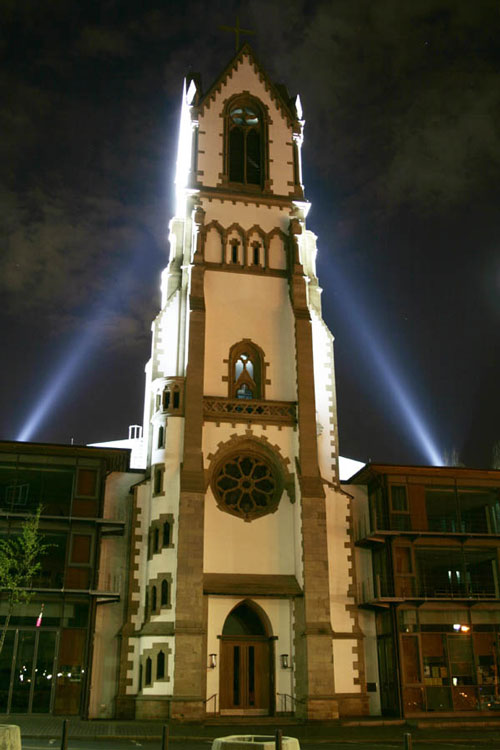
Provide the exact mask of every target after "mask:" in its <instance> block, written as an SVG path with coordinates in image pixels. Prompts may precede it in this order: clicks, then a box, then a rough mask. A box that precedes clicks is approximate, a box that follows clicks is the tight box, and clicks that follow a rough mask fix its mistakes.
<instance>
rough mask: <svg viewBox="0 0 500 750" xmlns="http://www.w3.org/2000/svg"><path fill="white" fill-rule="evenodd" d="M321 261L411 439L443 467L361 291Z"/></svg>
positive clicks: (433, 442) (437, 464)
mask: <svg viewBox="0 0 500 750" xmlns="http://www.w3.org/2000/svg"><path fill="white" fill-rule="evenodd" d="M321 261H322V264H327V265H329V267H330V269H329V270H330V273H329V274H328V275H329V277H330V279H332V283H333V284H335V291H336V293H337V294H338V295H339V297H340V298H341V300H342V305H343V307H344V309H345V310H346V316H348V318H349V320H350V321H351V322H352V323H353V324H354V326H355V328H356V330H357V333H358V337H359V340H360V342H361V343H362V344H363V346H364V347H365V348H366V349H367V350H368V351H369V352H370V355H371V361H372V363H373V364H374V365H375V367H376V369H377V370H378V373H379V375H380V376H381V378H382V379H383V381H384V382H385V384H386V386H387V387H388V390H389V392H390V394H391V396H392V398H393V400H394V402H395V404H396V405H397V407H398V409H399V411H400V413H401V414H402V416H403V417H404V420H405V422H406V424H407V425H408V427H409V428H410V433H411V435H412V437H413V439H414V442H416V443H417V444H418V446H419V448H420V450H421V451H422V452H423V453H424V455H425V456H426V458H427V460H428V461H429V463H430V464H431V465H432V466H443V458H442V456H441V453H440V451H439V450H438V448H437V445H436V443H435V441H434V439H433V437H432V435H431V433H430V430H429V428H428V427H427V425H426V424H425V421H424V419H423V417H422V415H421V413H420V410H419V408H418V407H417V404H416V403H415V400H414V397H413V396H412V394H411V390H410V388H409V386H408V385H407V384H406V383H405V382H404V379H403V377H402V375H401V374H400V373H399V372H398V368H397V365H396V360H395V357H394V356H393V355H392V354H391V352H390V350H389V347H387V346H384V344H383V342H382V341H381V339H380V336H379V335H377V332H376V330H375V328H374V326H370V325H369V324H368V322H367V321H368V320H369V316H368V314H367V313H366V312H364V311H363V310H362V307H361V305H360V304H359V303H358V302H357V301H356V300H359V299H361V293H360V292H359V291H358V292H355V291H354V290H353V289H350V288H349V287H348V285H347V283H346V281H345V279H344V278H342V275H341V273H340V271H339V269H338V268H337V266H334V264H333V262H332V261H331V259H330V258H328V257H322V258H321Z"/></svg>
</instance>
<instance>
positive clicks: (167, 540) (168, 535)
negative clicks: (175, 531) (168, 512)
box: [163, 521, 171, 547]
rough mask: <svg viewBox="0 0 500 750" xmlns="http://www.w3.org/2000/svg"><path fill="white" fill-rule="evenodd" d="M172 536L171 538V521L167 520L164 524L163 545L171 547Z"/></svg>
mask: <svg viewBox="0 0 500 750" xmlns="http://www.w3.org/2000/svg"><path fill="white" fill-rule="evenodd" d="M170 538H171V526H170V523H169V521H165V523H164V524H163V546H164V547H169V546H170Z"/></svg>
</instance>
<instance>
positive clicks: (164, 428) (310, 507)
mask: <svg viewBox="0 0 500 750" xmlns="http://www.w3.org/2000/svg"><path fill="white" fill-rule="evenodd" d="M303 129H304V121H303V119H302V111H301V105H300V100H299V99H298V97H296V98H291V97H290V96H289V94H288V92H287V91H286V89H285V88H284V87H282V86H279V87H278V86H275V85H274V84H273V83H272V82H271V81H270V80H269V79H268V77H267V75H266V73H265V72H264V70H263V69H262V68H261V67H260V66H259V64H258V63H257V61H256V60H255V58H254V55H253V53H252V51H251V49H250V48H249V47H248V46H244V47H242V49H241V50H240V52H239V53H238V54H237V55H236V57H235V58H234V59H233V60H232V61H231V62H230V64H229V65H228V67H227V68H226V69H225V71H224V72H223V73H222V74H221V76H220V77H219V78H218V80H217V81H216V82H215V83H214V84H213V86H211V88H209V89H208V90H207V91H202V90H201V87H200V84H199V80H198V78H197V77H196V76H193V77H191V78H190V79H188V80H187V81H186V84H185V88H184V93H183V104H182V114H181V129H180V137H179V152H178V162H177V175H176V192H177V208H176V216H175V217H174V218H173V219H172V220H171V222H170V236H169V241H170V259H169V263H168V266H167V268H166V269H165V271H164V272H163V276H162V301H161V310H160V312H159V314H158V316H157V317H156V319H155V320H154V322H153V326H152V332H153V342H152V356H151V360H150V362H149V363H148V365H147V368H146V398H145V408H144V440H145V445H147V446H148V447H147V456H148V479H147V480H146V481H145V482H144V483H143V484H141V485H140V486H138V487H137V488H136V494H135V506H134V526H133V530H132V531H133V533H132V541H131V550H130V555H131V557H130V561H131V564H130V579H129V593H128V615H127V622H126V624H125V626H124V629H123V631H122V654H121V666H120V688H119V694H118V697H117V712H116V713H117V716H121V717H133V716H135V717H140V718H143V717H144V718H146V717H158V718H166V717H171V718H175V719H180V720H202V719H203V718H204V717H205V716H206V715H207V714H213V713H221V714H223V715H224V714H238V715H252V714H273V713H285V712H286V713H290V712H292V713H293V714H295V715H297V716H301V717H306V718H308V719H322V720H324V719H331V718H336V717H337V716H339V714H340V715H345V714H358V715H359V714H363V713H365V712H366V711H367V697H366V692H365V682H364V668H363V654H362V649H361V648H360V644H361V641H360V632H359V628H358V623H357V614H356V608H355V606H354V588H355V586H354V574H353V570H352V545H351V537H350V509H349V497H348V495H346V494H345V493H344V492H342V490H341V489H340V486H339V480H338V469H337V465H338V460H337V458H338V450H337V426H336V403H335V377H334V362H333V346H332V335H331V333H330V331H329V330H328V329H327V327H326V325H325V323H324V321H323V319H322V315H321V304H320V294H321V290H320V288H319V286H318V279H317V277H316V270H315V258H316V238H315V236H314V234H313V233H312V232H310V231H309V230H307V229H306V216H307V211H308V208H309V204H308V202H307V201H306V199H305V198H304V190H303V185H302V178H301V164H300V150H301V145H302V139H303ZM165 523H167V524H168V526H165ZM164 529H166V531H165V534H166V536H165V539H164V538H163V533H164Z"/></svg>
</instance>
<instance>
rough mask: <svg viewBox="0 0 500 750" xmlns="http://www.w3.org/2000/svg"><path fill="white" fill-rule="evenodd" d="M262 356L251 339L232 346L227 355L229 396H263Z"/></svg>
mask: <svg viewBox="0 0 500 750" xmlns="http://www.w3.org/2000/svg"><path fill="white" fill-rule="evenodd" d="M263 374H264V357H263V353H262V350H261V349H260V348H259V347H257V346H256V345H255V344H253V343H252V342H251V341H241V342H240V343H239V344H235V346H233V347H232V349H231V352H230V356H229V398H240V399H247V400H248V399H263V398H264V377H263Z"/></svg>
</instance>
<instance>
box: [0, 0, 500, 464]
mask: <svg viewBox="0 0 500 750" xmlns="http://www.w3.org/2000/svg"><path fill="white" fill-rule="evenodd" d="M0 9H1V15H2V24H1V30H0V38H1V54H2V58H3V59H2V67H1V71H0V77H1V88H2V102H3V103H2V107H1V111H0V117H1V139H0V149H1V165H2V166H1V170H0V208H1V210H0V222H1V243H2V244H1V260H2V265H1V272H0V299H1V313H0V314H1V323H0V325H1V331H2V340H3V345H2V360H3V361H2V368H1V379H2V382H1V391H0V392H1V395H2V399H1V403H2V406H1V409H0V438H2V439H17V438H19V437H20V436H21V435H22V434H24V436H25V437H26V436H27V437H28V439H31V440H37V441H53V442H62V443H64V442H69V441H70V440H71V439H72V438H73V439H74V441H75V443H87V442H93V441H100V440H108V439H117V438H120V437H125V436H126V433H127V427H128V425H129V424H132V423H136V422H138V423H140V422H141V421H142V399H143V388H144V364H145V362H146V360H147V359H148V357H149V352H150V322H151V320H152V318H153V317H154V316H155V315H156V313H157V310H158V306H159V302H160V299H159V275H160V272H161V270H162V268H163V267H164V266H165V265H166V262H167V252H168V248H167V243H166V234H167V224H168V221H169V219H170V218H171V216H172V212H173V174H174V166H175V149H176V142H177V131H178V117H179V110H180V96H181V90H182V79H183V76H184V75H185V74H186V73H187V72H188V71H190V70H193V71H199V72H201V74H202V82H203V86H204V89H205V90H206V89H207V88H208V86H209V85H210V84H211V83H212V81H213V79H214V78H215V77H217V75H218V74H219V73H220V72H221V71H222V69H223V68H224V67H225V66H226V64H227V63H228V61H229V60H230V58H231V57H232V55H233V54H234V37H233V36H231V34H228V33H225V32H223V31H220V30H219V26H220V25H223V24H225V25H233V24H234V22H235V20H236V15H237V13H238V14H239V15H240V21H241V25H242V26H244V27H245V28H250V29H254V30H255V32H256V33H255V35H254V36H252V37H248V41H249V42H250V43H251V45H252V48H253V49H254V51H255V54H256V56H257V58H258V59H259V60H260V62H261V64H262V65H263V66H264V68H265V69H266V70H267V72H268V73H269V75H270V77H271V78H272V79H273V80H275V81H277V82H283V83H285V84H286V85H287V86H288V89H289V91H290V92H291V93H293V94H295V93H300V96H301V99H302V104H303V108H304V117H305V119H306V128H305V145H304V148H303V162H304V182H305V188H306V196H307V198H308V199H309V200H310V201H311V203H312V208H311V211H310V213H309V217H308V228H309V229H311V230H313V231H314V232H315V233H316V234H317V235H318V248H319V253H318V271H319V276H320V283H321V285H322V287H323V289H324V292H323V311H324V316H325V319H326V322H327V324H328V325H329V327H330V329H331V330H332V331H333V333H334V336H335V357H336V372H337V398H338V408H339V430H340V448H341V453H342V454H343V455H346V456H350V457H352V458H357V459H360V460H368V459H371V460H373V461H384V462H391V463H399V462H401V463H403V462H406V463H415V464H422V463H429V462H430V460H431V459H430V452H429V451H430V449H429V445H431V444H432V445H433V446H434V448H435V450H436V451H437V452H438V453H439V454H440V455H441V456H442V455H443V454H445V452H446V453H447V454H448V455H449V454H451V452H453V453H454V455H455V458H458V459H459V460H460V461H462V462H464V463H465V464H467V465H472V466H480V467H488V466H490V465H491V453H492V445H493V443H494V442H495V441H496V440H499V439H500V408H499V403H500V398H499V395H500V355H499V335H498V331H499V323H500V253H499V248H500V73H499V67H500V44H499V41H498V40H499V39H500V5H499V3H498V2H497V0H491V2H490V1H489V0H476V2H472V1H471V0H461V1H458V2H452V1H451V0H448V1H445V0H442V1H439V0H376V2H374V1H373V0H366V1H363V0H360V1H359V2H356V1H355V0H347V1H346V2H335V1H334V0H326V1H325V2H323V1H318V2H314V1H312V0H307V1H306V2H298V0H286V1H285V0H279V1H278V0H248V1H247V2H245V3H239V2H218V1H217V0H212V1H211V2H196V1H194V0H188V1H187V2H168V0H164V1H163V2H160V0H157V1H156V2H148V1H147V0H142V1H141V2H140V1H139V0H136V1H135V2H125V1H124V0H122V1H121V2H120V1H118V0H116V1H113V0H110V1H109V2H107V1H106V0H101V1H99V2H93V1H92V0H81V2H77V1H76V0H44V2H43V3H42V2H39V0H33V1H32V2H27V1H25V0H1V2H0ZM50 388H52V397H53V400H52V402H51V403H50V406H49V407H48V408H47V411H46V413H45V415H43V416H42V417H41V418H40V419H39V420H38V422H37V424H36V425H32V429H31V430H27V428H26V425H27V422H28V420H29V418H30V416H31V417H32V416H33V415H34V414H35V413H36V409H37V407H38V406H39V405H40V403H41V399H42V397H44V395H45V397H47V393H48V392H49V389H50ZM23 431H24V433H23Z"/></svg>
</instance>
